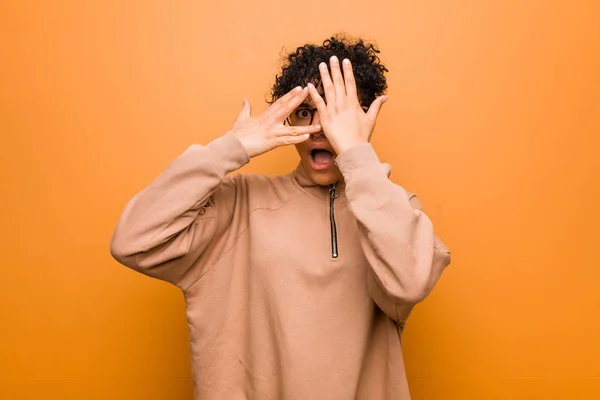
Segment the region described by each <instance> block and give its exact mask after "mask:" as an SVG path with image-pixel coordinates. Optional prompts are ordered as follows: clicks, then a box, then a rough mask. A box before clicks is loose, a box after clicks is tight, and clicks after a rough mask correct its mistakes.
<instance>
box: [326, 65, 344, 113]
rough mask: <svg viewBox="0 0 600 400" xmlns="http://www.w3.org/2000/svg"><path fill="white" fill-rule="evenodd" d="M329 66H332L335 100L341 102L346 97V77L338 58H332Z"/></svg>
mask: <svg viewBox="0 0 600 400" xmlns="http://www.w3.org/2000/svg"><path fill="white" fill-rule="evenodd" d="M329 64H330V66H331V68H330V69H331V80H332V81H333V88H334V90H335V98H336V101H338V102H339V101H341V100H342V99H344V98H345V97H346V87H345V86H344V77H343V76H342V71H341V70H340V60H338V58H337V57H336V56H332V57H331V58H330V59H329Z"/></svg>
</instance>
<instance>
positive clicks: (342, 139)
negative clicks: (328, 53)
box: [308, 56, 387, 155]
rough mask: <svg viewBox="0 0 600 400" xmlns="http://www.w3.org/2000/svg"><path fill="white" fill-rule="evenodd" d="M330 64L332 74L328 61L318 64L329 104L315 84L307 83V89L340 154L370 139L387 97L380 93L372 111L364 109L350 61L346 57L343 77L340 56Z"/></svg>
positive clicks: (331, 141) (327, 132) (332, 144)
mask: <svg viewBox="0 0 600 400" xmlns="http://www.w3.org/2000/svg"><path fill="white" fill-rule="evenodd" d="M330 66H331V77H330V76H329V71H328V70H327V64H325V63H321V65H319V71H320V73H321V84H322V86H323V91H324V93H325V99H326V100H327V103H325V101H323V98H322V97H321V95H319V93H318V92H317V89H316V88H315V86H314V85H313V84H310V83H309V84H308V91H309V93H310V96H311V98H312V100H313V101H314V103H315V106H316V108H317V111H318V112H319V120H320V124H321V126H322V128H323V132H324V133H325V136H326V137H327V139H328V140H329V143H331V146H332V147H333V150H334V151H335V152H336V153H337V154H338V155H339V154H342V153H343V152H344V151H346V150H348V149H349V148H351V147H354V146H356V145H359V144H362V143H367V142H369V140H370V139H371V135H372V134H373V129H374V128H375V122H376V121H377V115H378V114H379V110H380V109H381V105H382V104H383V103H384V102H385V101H386V100H387V97H386V96H381V97H378V98H377V99H375V101H373V103H372V104H371V106H370V107H369V110H368V111H367V112H365V111H364V110H363V109H362V108H361V105H360V103H359V101H358V94H357V91H356V82H355V80H354V73H353V72H352V65H351V63H350V61H349V60H347V59H345V60H344V62H343V68H344V76H342V73H341V70H340V62H339V60H338V59H337V57H335V56H333V57H331V59H330Z"/></svg>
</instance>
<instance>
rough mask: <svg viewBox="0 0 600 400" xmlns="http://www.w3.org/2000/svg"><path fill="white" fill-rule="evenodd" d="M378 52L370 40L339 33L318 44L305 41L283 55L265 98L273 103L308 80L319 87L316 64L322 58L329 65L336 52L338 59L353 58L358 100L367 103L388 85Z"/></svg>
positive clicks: (305, 83)
mask: <svg viewBox="0 0 600 400" xmlns="http://www.w3.org/2000/svg"><path fill="white" fill-rule="evenodd" d="M377 54H379V50H378V49H377V48H376V47H375V46H374V45H373V44H369V43H364V42H363V40H362V39H349V38H346V37H344V36H341V35H336V36H332V37H331V38H329V39H327V40H325V41H324V42H323V44H322V45H320V46H317V45H313V44H305V45H304V46H301V47H298V48H297V49H296V51H294V52H293V53H288V54H286V55H285V56H284V65H283V67H282V69H281V75H278V76H276V79H275V84H274V85H273V87H272V89H271V99H270V100H269V101H268V102H269V103H270V104H272V103H274V102H275V101H276V100H277V99H278V98H280V97H282V96H283V95H284V94H286V93H287V92H289V91H290V90H292V89H293V88H295V87H296V86H306V85H307V84H308V83H309V82H312V83H313V84H314V85H315V86H316V87H319V84H320V81H321V76H320V74H319V64H320V63H322V62H325V63H327V65H328V66H329V58H330V57H331V56H334V55H335V56H337V58H338V59H339V60H340V61H342V60H343V59H344V58H347V59H349V60H350V62H352V69H353V72H354V78H355V80H356V88H357V90H358V97H359V102H360V104H361V105H362V106H366V107H369V106H370V105H371V103H372V102H373V100H375V99H376V98H377V97H379V96H380V95H382V94H383V93H385V90H386V89H387V82H386V79H385V76H384V73H385V72H387V71H388V70H387V68H385V66H384V65H383V64H381V62H380V60H379V57H378V56H377Z"/></svg>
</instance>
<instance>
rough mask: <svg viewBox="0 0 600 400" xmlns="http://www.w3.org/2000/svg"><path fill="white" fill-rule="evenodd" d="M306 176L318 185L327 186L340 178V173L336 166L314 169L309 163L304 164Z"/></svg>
mask: <svg viewBox="0 0 600 400" xmlns="http://www.w3.org/2000/svg"><path fill="white" fill-rule="evenodd" d="M304 168H305V170H306V174H307V175H308V178H309V179H310V180H311V181H312V182H313V183H315V184H317V185H320V186H329V185H331V184H332V183H336V182H338V181H340V180H341V179H342V173H341V172H340V170H339V169H338V168H337V167H336V166H332V167H331V168H328V169H327V170H325V171H315V170H314V169H313V168H312V167H311V165H305V166H304Z"/></svg>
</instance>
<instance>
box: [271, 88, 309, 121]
mask: <svg viewBox="0 0 600 400" xmlns="http://www.w3.org/2000/svg"><path fill="white" fill-rule="evenodd" d="M307 97H308V89H307V88H304V89H301V90H299V91H296V93H294V96H293V97H291V98H289V99H288V100H287V101H286V102H285V103H282V104H281V105H280V106H279V107H278V108H277V109H275V110H274V113H273V117H274V118H275V119H277V121H281V122H283V120H285V119H286V118H287V117H289V116H290V114H291V113H292V112H293V111H294V110H295V109H296V108H297V107H298V106H299V105H300V104H302V102H303V101H304V100H305V99H306V98H307Z"/></svg>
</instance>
